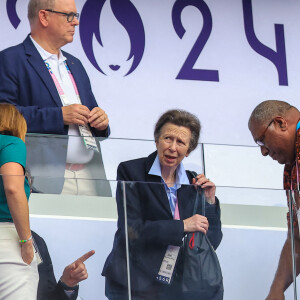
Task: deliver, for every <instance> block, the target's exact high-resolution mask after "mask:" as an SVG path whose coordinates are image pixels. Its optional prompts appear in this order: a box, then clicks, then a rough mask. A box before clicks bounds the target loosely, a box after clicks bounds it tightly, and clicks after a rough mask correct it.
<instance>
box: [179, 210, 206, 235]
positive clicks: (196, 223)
mask: <svg viewBox="0 0 300 300" xmlns="http://www.w3.org/2000/svg"><path fill="white" fill-rule="evenodd" d="M183 224H184V232H195V231H201V232H203V233H204V234H206V232H207V230H208V226H209V225H208V221H207V218H206V217H204V216H201V215H198V214H196V215H193V216H192V217H190V218H187V219H185V220H183Z"/></svg>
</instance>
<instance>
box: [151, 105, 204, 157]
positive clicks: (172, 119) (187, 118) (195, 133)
mask: <svg viewBox="0 0 300 300" xmlns="http://www.w3.org/2000/svg"><path fill="white" fill-rule="evenodd" d="M167 123H171V124H174V125H177V126H183V127H186V128H188V129H190V131H191V134H192V136H191V140H190V145H189V149H188V153H191V152H192V151H193V150H195V149H196V147H197V145H198V141H199V137H200V131H201V124H200V121H199V119H198V118H197V117H196V116H195V115H193V114H191V113H189V112H187V111H185V110H180V109H172V110H168V111H166V112H165V113H164V114H162V115H161V116H160V118H159V119H158V121H157V122H156V124H155V128H154V139H155V142H157V141H158V139H159V137H160V135H161V129H162V127H163V126H164V125H165V124H167Z"/></svg>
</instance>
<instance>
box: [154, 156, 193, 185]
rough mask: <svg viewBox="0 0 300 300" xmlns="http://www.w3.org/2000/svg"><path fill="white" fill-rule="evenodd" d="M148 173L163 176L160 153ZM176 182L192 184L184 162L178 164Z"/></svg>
mask: <svg viewBox="0 0 300 300" xmlns="http://www.w3.org/2000/svg"><path fill="white" fill-rule="evenodd" d="M148 174H149V175H156V176H159V177H161V178H162V176H161V167H160V163H159V157H158V155H156V158H155V160H154V162H153V164H152V167H151V169H150V171H149V173H148ZM175 183H176V184H177V185H181V184H190V182H189V179H188V177H187V175H186V172H185V169H184V166H183V163H182V162H181V163H180V164H179V166H177V169H176V180H175Z"/></svg>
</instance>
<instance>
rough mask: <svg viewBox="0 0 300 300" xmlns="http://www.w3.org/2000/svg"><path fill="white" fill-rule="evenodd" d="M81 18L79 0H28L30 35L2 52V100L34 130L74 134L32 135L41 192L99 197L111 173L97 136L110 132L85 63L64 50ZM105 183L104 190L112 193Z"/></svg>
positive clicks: (30, 144) (32, 160) (31, 161)
mask: <svg viewBox="0 0 300 300" xmlns="http://www.w3.org/2000/svg"><path fill="white" fill-rule="evenodd" d="M78 18H79V14H78V13H77V9H76V5H75V1H74V0H48V1H47V0H30V1H29V5H28V19H29V22H30V27H31V34H30V35H29V36H28V37H27V38H26V39H25V41H24V42H23V43H22V44H20V45H17V46H14V47H11V48H8V49H5V50H3V51H1V52H0V102H8V103H12V104H14V105H16V106H17V107H18V109H19V110H20V111H21V112H22V114H23V115H24V117H25V119H26V121H27V124H28V132H29V133H51V134H58V135H61V134H63V135H67V134H68V135H69V139H68V140H67V139H58V138H56V139H53V138H52V139H51V138H49V137H47V138H46V139H43V138H37V137H29V138H27V142H28V166H29V168H30V169H31V173H32V176H34V177H36V178H35V181H34V182H35V188H36V189H37V190H41V191H42V192H47V193H60V192H61V191H62V192H64V193H71V194H87V195H95V194H99V190H98V191H97V188H99V186H100V185H99V182H102V183H103V179H105V178H106V176H105V171H104V168H103V163H102V159H101V153H100V155H99V152H100V148H99V144H98V143H96V141H95V139H94V137H107V136H108V135H109V133H110V130H109V125H108V123H109V120H108V117H107V114H106V113H105V111H104V110H103V109H101V108H100V107H99V106H98V104H97V102H96V100H95V97H94V95H93V93H92V90H91V85H90V81H89V78H88V76H87V73H86V71H85V69H84V68H83V66H82V64H81V62H80V61H79V60H78V59H77V58H75V57H74V56H72V55H70V54H68V53H66V52H64V51H61V47H62V46H64V45H65V44H67V43H70V42H72V41H73V36H74V33H75V27H76V26H78V24H79V21H78ZM81 136H85V138H82V137H81ZM66 145H68V146H66ZM101 164H102V168H101ZM41 166H42V168H41ZM91 167H92V169H91ZM45 177H48V178H47V180H45ZM63 177H66V178H72V179H70V180H65V181H64V180H63ZM78 178H80V180H79V179H78ZM93 178H94V179H98V180H99V181H98V184H96V181H95V180H90V179H93ZM62 187H63V190H62ZM102 187H103V188H102V191H100V193H101V194H106V195H107V194H110V189H109V187H108V186H106V187H104V186H103V185H102Z"/></svg>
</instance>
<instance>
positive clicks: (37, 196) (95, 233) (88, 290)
mask: <svg viewBox="0 0 300 300" xmlns="http://www.w3.org/2000/svg"><path fill="white" fill-rule="evenodd" d="M70 180H71V179H70ZM72 180H74V181H76V183H78V184H87V185H91V184H94V185H95V184H96V185H97V184H99V182H100V181H99V180H95V181H94V182H91V181H93V180H88V181H87V180H81V179H76V180H75V179H72ZM81 181H83V182H81ZM100 183H102V182H100ZM73 184H75V183H73ZM105 184H106V185H108V186H111V187H112V196H111V197H108V196H90V195H85V194H83V195H80V194H77V195H73V194H51V193H49V194H46V193H32V194H31V197H30V201H29V209H30V224H31V229H32V230H34V231H35V232H36V233H38V234H39V235H40V236H41V237H43V238H44V239H45V241H46V243H47V246H48V250H49V253H50V255H51V258H52V263H53V267H54V273H55V277H56V279H57V280H58V279H59V278H60V277H61V276H62V274H63V271H64V268H65V267H66V266H67V265H69V264H71V263H72V262H74V261H75V260H76V259H78V258H79V257H81V256H82V255H84V254H85V253H87V252H89V251H90V250H95V254H94V255H93V256H91V257H90V258H88V259H87V260H86V261H85V262H84V263H85V266H86V269H87V272H88V279H87V280H84V281H82V282H80V283H79V296H80V297H81V298H79V299H84V300H86V299H89V300H99V299H107V298H106V296H105V278H106V277H107V276H109V275H108V274H110V272H111V270H110V268H109V266H110V265H111V264H110V260H113V257H112V254H111V252H112V249H113V246H114V236H115V234H116V232H117V228H118V226H117V220H118V212H117V205H116V196H115V193H116V187H117V183H116V182H115V181H107V182H106V183H105ZM119 200H120V201H121V202H122V201H123V199H122V195H120V196H119ZM117 235H119V233H117ZM119 256H120V257H125V258H126V252H125V249H123V248H122V249H120V252H119V253H118V257H119ZM102 272H103V275H101V274H102ZM117 272H118V276H120V277H122V278H127V265H126V264H125V265H124V264H123V265H122V264H121V263H120V262H119V261H118V262H117ZM125 289H126V288H125Z"/></svg>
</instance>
